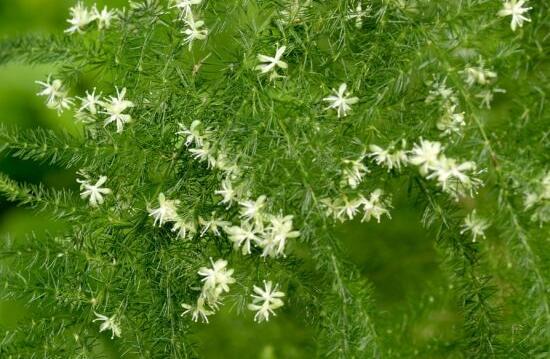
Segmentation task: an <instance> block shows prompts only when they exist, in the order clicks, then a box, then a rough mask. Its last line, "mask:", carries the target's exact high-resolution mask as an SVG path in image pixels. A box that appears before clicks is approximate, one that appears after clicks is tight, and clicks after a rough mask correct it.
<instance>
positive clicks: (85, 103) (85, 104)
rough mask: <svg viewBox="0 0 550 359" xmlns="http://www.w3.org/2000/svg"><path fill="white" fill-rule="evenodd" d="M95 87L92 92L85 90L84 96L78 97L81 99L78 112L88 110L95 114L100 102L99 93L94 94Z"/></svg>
mask: <svg viewBox="0 0 550 359" xmlns="http://www.w3.org/2000/svg"><path fill="white" fill-rule="evenodd" d="M95 90H96V89H95V87H94V90H93V91H92V93H90V92H89V91H86V97H79V98H78V99H79V100H80V101H81V105H80V109H79V110H78V111H79V112H82V111H88V112H89V113H90V114H92V115H95V114H96V113H97V108H98V106H99V105H100V103H101V94H99V95H96V94H95Z"/></svg>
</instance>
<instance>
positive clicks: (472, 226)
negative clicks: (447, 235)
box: [460, 209, 490, 242]
mask: <svg viewBox="0 0 550 359" xmlns="http://www.w3.org/2000/svg"><path fill="white" fill-rule="evenodd" d="M489 226H490V225H489V222H488V221H486V220H485V219H482V218H480V217H478V216H477V213H476V210H475V209H474V210H473V211H472V212H471V213H470V214H468V215H467V216H466V218H464V224H463V225H462V230H461V231H460V234H464V233H466V232H471V233H472V237H473V238H472V242H475V241H476V239H477V237H482V238H485V230H486V229H487V228H489Z"/></svg>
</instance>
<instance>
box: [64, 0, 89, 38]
mask: <svg viewBox="0 0 550 359" xmlns="http://www.w3.org/2000/svg"><path fill="white" fill-rule="evenodd" d="M70 12H71V18H70V19H69V20H67V22H68V23H69V24H70V25H71V27H69V28H68V29H67V30H65V32H66V33H69V34H74V33H75V32H78V33H83V32H84V28H85V27H86V26H87V25H88V24H90V23H91V22H93V21H94V20H95V17H94V14H93V12H92V11H90V10H89V9H88V8H86V7H85V6H84V5H82V2H80V1H79V2H78V3H76V5H75V6H73V7H72V8H71V9H70Z"/></svg>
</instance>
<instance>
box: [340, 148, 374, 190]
mask: <svg viewBox="0 0 550 359" xmlns="http://www.w3.org/2000/svg"><path fill="white" fill-rule="evenodd" d="M363 157H364V156H361V158H359V159H358V160H344V161H343V162H344V168H343V169H342V183H343V184H347V185H348V186H350V187H351V188H353V189H355V188H357V186H359V184H360V183H361V181H363V177H364V176H365V174H367V173H368V172H369V170H368V169H367V166H365V165H364V164H363Z"/></svg>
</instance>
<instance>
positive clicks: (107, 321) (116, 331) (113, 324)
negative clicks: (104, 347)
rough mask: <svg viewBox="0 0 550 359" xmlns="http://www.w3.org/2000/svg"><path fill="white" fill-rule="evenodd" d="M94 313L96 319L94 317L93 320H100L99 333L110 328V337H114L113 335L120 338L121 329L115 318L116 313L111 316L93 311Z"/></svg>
mask: <svg viewBox="0 0 550 359" xmlns="http://www.w3.org/2000/svg"><path fill="white" fill-rule="evenodd" d="M94 314H95V316H96V319H94V320H93V322H97V321H100V322H102V323H101V325H100V326H99V332H100V333H101V332H103V331H105V330H110V331H111V333H112V334H111V339H114V338H115V337H119V338H120V335H121V334H122V330H121V329H120V324H119V322H118V320H117V319H116V314H115V315H113V316H111V317H108V316H106V315H103V314H99V313H96V312H94Z"/></svg>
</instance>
